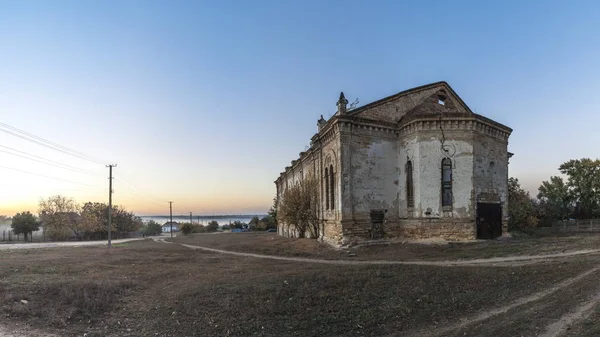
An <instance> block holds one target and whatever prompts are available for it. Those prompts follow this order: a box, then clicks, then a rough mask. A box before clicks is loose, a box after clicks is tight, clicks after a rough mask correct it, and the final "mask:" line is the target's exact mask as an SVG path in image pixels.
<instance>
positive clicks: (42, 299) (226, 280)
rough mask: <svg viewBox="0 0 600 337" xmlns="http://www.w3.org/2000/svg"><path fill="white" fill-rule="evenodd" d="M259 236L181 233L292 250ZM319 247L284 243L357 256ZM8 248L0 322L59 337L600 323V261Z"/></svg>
mask: <svg viewBox="0 0 600 337" xmlns="http://www.w3.org/2000/svg"><path fill="white" fill-rule="evenodd" d="M242 235H245V234H242ZM260 235H261V234H252V235H247V236H239V234H210V235H204V236H202V237H200V236H199V237H200V238H198V237H192V238H187V239H179V240H198V241H199V240H205V241H202V242H203V243H205V244H206V242H213V244H214V247H217V246H219V248H222V249H223V248H232V247H235V242H236V240H237V242H238V244H239V245H240V246H243V247H246V248H244V249H247V247H248V246H251V247H253V246H254V245H256V243H257V242H263V241H261V240H263V239H265V240H270V241H273V242H277V243H276V245H275V248H273V247H268V246H266V245H264V244H263V245H262V246H263V247H261V248H256V249H258V250H261V252H263V253H264V252H265V251H264V250H270V251H272V250H274V249H275V250H278V249H283V248H284V247H285V246H284V245H283V243H285V241H286V239H283V238H279V237H276V236H272V235H270V234H264V235H263V236H262V237H261V236H260ZM205 237H206V238H205ZM271 238H273V239H271ZM211 239H212V240H213V241H211ZM281 239H283V240H281ZM275 240H277V241H275ZM315 244H317V243H315V242H314V241H313V240H291V241H288V242H287V245H288V249H287V251H288V254H301V252H295V250H296V249H298V250H300V248H302V247H304V248H302V249H305V250H307V251H309V249H307V248H306V247H309V248H310V247H316V249H317V251H316V253H315V252H314V251H311V253H310V254H317V253H318V254H320V255H321V256H320V257H321V258H323V256H325V255H326V256H327V257H328V258H334V256H335V255H334V254H346V255H347V253H340V252H339V251H335V250H331V249H330V248H328V247H327V246H322V245H318V244H317V246H313V245H315ZM426 247H427V246H426ZM368 248H369V249H372V248H373V247H368ZM382 248H383V249H390V246H382ZM238 249H242V248H239V247H238ZM321 250H322V251H321ZM254 251H256V250H254ZM1 254H2V255H1V258H2V264H1V268H0V317H3V319H2V320H0V325H2V324H8V325H10V328H15V327H17V326H16V324H19V326H18V327H21V329H24V331H32V330H31V329H33V328H32V327H35V329H37V330H43V331H44V332H47V333H53V334H55V335H58V336H81V335H84V334H85V335H86V336H149V335H151V336H490V335H495V336H497V337H504V336H506V337H508V336H517V335H518V336H538V335H539V336H562V335H564V336H596V335H597V332H598V331H600V325H599V324H597V323H596V322H597V320H598V318H600V317H598V315H600V312H599V311H597V309H598V305H597V300H599V296H597V294H598V293H599V292H600V289H599V286H598V284H597V282H596V280H597V278H598V277H599V276H600V268H599V267H598V266H600V262H598V259H597V257H596V256H595V255H590V256H579V257H572V258H568V259H556V260H551V261H542V262H539V263H536V264H531V265H526V266H506V267H486V266H482V267H437V266H385V265H382V266H335V265H322V264H312V263H293V262H287V261H275V260H264V259H256V258H245V257H235V256H230V255H223V254H215V253H210V252H204V251H199V250H191V249H188V248H185V247H182V246H180V245H178V244H175V243H171V244H167V243H159V242H154V241H151V240H145V241H137V242H129V243H123V244H118V245H115V247H113V249H111V250H110V251H109V250H107V249H106V248H104V247H78V248H71V247H63V248H52V249H38V250H15V251H3V252H1ZM302 254H305V253H302ZM323 254H325V255H323ZM294 256H298V255H294ZM300 256H306V255H300ZM308 256H313V255H308ZM338 256H339V255H338ZM342 256H343V255H342ZM343 258H347V257H346V256H343ZM388 258H389V257H388ZM436 258H441V256H437V255H436ZM445 259H448V257H447V256H446V257H445ZM23 300H24V301H25V302H23ZM23 327H26V328H23ZM567 327H568V328H569V329H567ZM5 328H6V325H5ZM0 331H2V330H0ZM34 333H35V331H33V332H31V334H30V336H32V337H33V336H36V335H35V334H34ZM17 335H18V334H17ZM38 336H39V334H38Z"/></svg>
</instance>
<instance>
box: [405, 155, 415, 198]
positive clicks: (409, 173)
mask: <svg viewBox="0 0 600 337" xmlns="http://www.w3.org/2000/svg"><path fill="white" fill-rule="evenodd" d="M414 193H415V192H414V187H413V166H412V162H411V161H410V160H409V161H408V162H407V163H406V207H408V208H412V207H415V194H414Z"/></svg>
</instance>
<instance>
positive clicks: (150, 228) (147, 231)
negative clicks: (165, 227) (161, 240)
mask: <svg viewBox="0 0 600 337" xmlns="http://www.w3.org/2000/svg"><path fill="white" fill-rule="evenodd" d="M142 233H144V235H148V236H152V235H160V234H161V233H162V226H161V225H160V224H159V223H158V222H156V221H154V220H150V221H148V223H146V225H145V226H144V227H143V228H142Z"/></svg>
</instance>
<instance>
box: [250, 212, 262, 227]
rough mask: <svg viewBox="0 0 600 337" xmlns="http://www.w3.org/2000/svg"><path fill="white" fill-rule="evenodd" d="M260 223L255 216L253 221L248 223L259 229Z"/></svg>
mask: <svg viewBox="0 0 600 337" xmlns="http://www.w3.org/2000/svg"><path fill="white" fill-rule="evenodd" d="M259 223H260V219H259V218H258V217H257V216H256V215H255V216H253V217H252V220H250V222H249V223H248V224H249V225H250V227H253V228H258V224H259Z"/></svg>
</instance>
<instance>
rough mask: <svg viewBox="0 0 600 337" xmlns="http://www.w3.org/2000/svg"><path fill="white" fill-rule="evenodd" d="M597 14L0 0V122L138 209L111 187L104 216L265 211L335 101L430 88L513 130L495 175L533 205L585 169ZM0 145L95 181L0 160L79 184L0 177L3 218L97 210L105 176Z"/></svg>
mask: <svg viewBox="0 0 600 337" xmlns="http://www.w3.org/2000/svg"><path fill="white" fill-rule="evenodd" d="M598 17H600V2H597V1H572V2H568V1H495V2H491V1H452V2H450V1H426V2H425V1H412V2H408V1H94V2H92V1H58V0H57V1H16V0H15V1H2V0H0V112H1V114H0V116H1V118H0V121H1V122H4V123H7V124H10V125H12V126H15V127H18V128H20V129H23V130H26V131H28V132H31V133H34V134H36V135H39V136H42V137H44V138H47V139H50V140H52V141H55V142H58V143H60V144H63V145H65V146H68V147H70V148H74V149H77V150H79V151H81V152H84V153H86V154H89V155H91V156H94V157H95V158H101V160H102V161H106V162H107V163H108V162H114V163H117V164H118V166H117V168H116V169H115V176H117V177H121V178H122V179H126V181H127V182H128V183H129V184H130V185H132V186H133V187H135V188H136V189H135V190H134V191H137V192H138V193H137V194H138V195H136V194H134V193H133V192H131V191H130V189H128V188H125V186H122V185H120V183H119V182H118V181H115V203H120V204H124V205H125V206H127V207H128V208H130V209H133V210H134V211H136V212H138V213H145V214H151V213H165V212H167V211H168V204H167V203H166V201H167V200H174V201H175V203H174V210H175V212H176V213H185V212H188V211H193V212H195V213H242V212H264V211H266V210H267V209H268V208H269V206H270V204H271V199H272V197H273V196H274V193H275V187H274V184H273V181H274V180H275V179H276V178H277V176H278V175H279V172H280V171H281V170H282V169H283V168H284V167H285V166H286V165H288V164H289V162H290V161H291V160H292V159H295V158H296V157H297V155H298V152H300V151H302V150H304V149H305V147H306V146H307V145H308V142H309V139H310V137H311V136H312V135H313V134H314V132H315V130H316V121H317V119H318V118H319V116H320V115H321V114H323V115H325V116H326V117H327V116H329V115H331V114H332V113H333V112H334V111H335V102H336V100H337V95H338V94H339V92H340V91H341V90H343V91H344V92H345V93H346V96H347V97H348V98H349V99H350V100H354V99H355V98H358V99H359V100H360V102H361V104H364V103H368V102H370V101H373V100H376V99H378V98H381V97H384V96H386V95H389V94H393V93H395V92H398V91H401V90H404V89H407V88H410V87H414V86H417V85H422V84H426V83H429V82H434V81H439V80H445V81H447V82H449V83H450V85H451V86H452V87H453V88H454V89H455V90H456V91H457V92H458V94H459V95H461V97H462V98H463V99H464V100H465V101H466V103H467V104H468V105H469V106H470V107H471V108H472V109H473V110H475V111H476V112H477V113H480V114H483V115H485V116H487V117H490V118H492V119H494V120H497V121H498V122H501V123H504V124H506V125H508V126H510V127H512V128H513V129H514V132H513V135H512V136H511V138H510V144H509V150H510V151H511V152H514V153H515V156H514V157H513V159H512V160H511V164H510V174H511V176H515V177H517V178H519V179H520V180H521V182H522V184H523V185H524V186H525V187H526V188H528V189H530V190H532V191H535V190H536V189H537V186H538V185H539V183H540V182H541V181H542V180H545V179H548V177H549V176H550V175H554V174H557V173H558V172H557V167H558V166H559V165H560V163H562V162H564V161H566V160H568V159H570V158H580V157H592V158H596V157H598V156H599V152H600V150H598V146H597V144H599V143H600V133H599V132H598V130H597V128H598V125H599V124H600V114H598V110H599V109H600V100H599V99H598V98H597V97H598V93H599V92H600V34H599V33H600V20H598ZM0 144H3V145H5V146H10V147H12V148H16V149H20V150H22V151H26V152H28V153H33V154H36V155H39V156H44V157H48V158H54V159H55V160H59V161H61V162H64V163H68V164H69V165H71V166H74V167H77V168H82V169H85V170H87V171H91V172H94V173H97V175H96V176H89V175H81V174H77V173H74V172H70V171H65V170H62V169H57V168H53V167H50V168H49V167H46V166H43V165H41V164H39V163H35V162H30V161H26V160H20V159H19V158H16V157H14V156H10V155H8V154H4V153H0V161H1V162H2V164H3V165H5V166H10V167H14V168H21V169H25V170H28V171H32V172H37V173H44V174H46V175H48V176H52V177H61V178H62V179H68V180H69V181H75V182H79V183H83V184H85V185H86V186H85V187H84V186H82V185H76V184H71V183H66V182H59V181H56V180H50V179H47V178H43V177H39V176H32V175H27V174H25V173H20V172H16V171H11V170H8V169H2V168H0V171H1V172H2V176H0V184H1V185H2V186H4V187H3V188H2V189H0V214H3V213H7V214H11V213H12V212H15V211H18V210H20V209H32V210H35V209H36V204H37V200H38V198H39V197H46V196H49V195H52V194H55V193H62V194H65V195H67V196H72V197H75V198H76V199H77V200H79V201H86V200H95V201H104V200H105V199H106V195H107V187H106V183H107V180H106V177H105V176H106V174H107V169H106V168H104V167H103V166H102V165H97V164H93V163H89V162H85V161H82V160H79V159H77V158H73V157H69V156H63V155H61V154H59V153H56V152H53V151H49V150H47V149H45V148H42V147H39V146H36V145H33V144H29V143H26V142H25V141H23V140H20V139H18V138H15V137H13V136H10V135H7V134H4V133H0ZM123 171H124V172H126V173H127V174H128V177H129V178H123V176H122V174H121V172H123ZM88 185H89V186H88ZM139 194H142V195H143V197H139Z"/></svg>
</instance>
